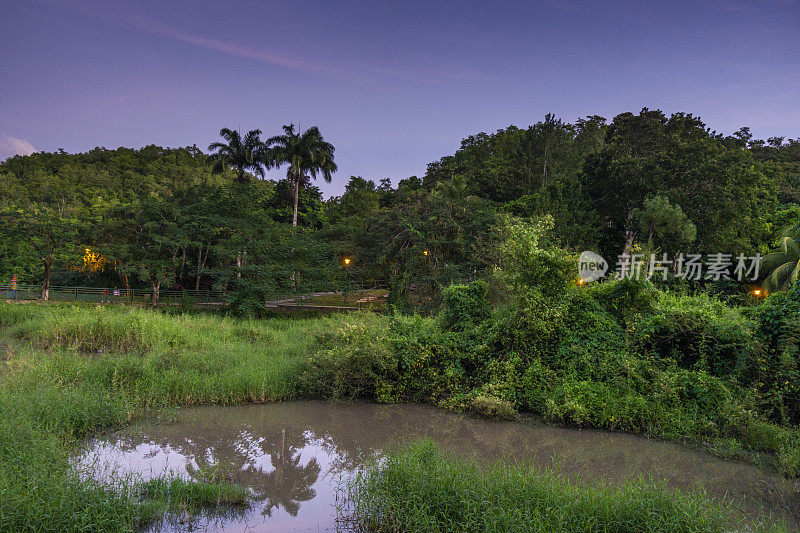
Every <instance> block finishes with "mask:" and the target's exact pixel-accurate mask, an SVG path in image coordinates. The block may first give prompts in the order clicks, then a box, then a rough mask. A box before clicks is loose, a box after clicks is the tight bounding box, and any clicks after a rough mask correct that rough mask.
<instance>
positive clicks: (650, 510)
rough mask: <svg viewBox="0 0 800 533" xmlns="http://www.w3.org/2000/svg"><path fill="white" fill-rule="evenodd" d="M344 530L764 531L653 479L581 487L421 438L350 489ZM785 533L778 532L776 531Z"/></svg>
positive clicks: (347, 488) (342, 511) (342, 514)
mask: <svg viewBox="0 0 800 533" xmlns="http://www.w3.org/2000/svg"><path fill="white" fill-rule="evenodd" d="M344 490H345V495H344V497H343V498H342V502H343V503H342V505H341V507H340V509H339V521H340V522H341V524H342V525H343V527H345V528H347V529H351V530H356V531H370V532H390V531H391V532H394V531H398V532H399V531H426V532H431V533H434V532H445V531H476V532H477V531H481V532H511V531H513V532H525V531H531V532H541V531H547V532H559V531H564V532H574V531H583V532H595V531H597V532H619V533H624V532H643V533H644V532H661V531H663V532H676V531H685V532H716V531H719V532H722V531H735V530H738V529H739V528H742V530H747V531H753V530H760V529H761V527H762V526H759V525H754V524H745V523H741V522H739V521H738V519H737V518H736V516H735V514H734V513H733V512H732V511H731V510H730V509H729V508H725V507H721V506H719V505H717V504H715V503H713V502H711V501H710V500H708V499H707V498H706V497H705V495H704V494H702V493H692V494H684V493H680V492H673V491H670V490H668V489H667V488H666V487H664V486H662V485H658V484H651V483H647V482H629V483H628V484H626V485H624V486H623V487H620V488H611V487H609V486H606V485H595V486H586V485H581V486H579V485H575V484H572V483H570V482H569V481H568V480H566V479H564V478H563V477H560V476H559V475H556V474H552V473H549V474H548V473H542V472H536V471H532V470H528V469H526V468H524V467H508V466H505V465H504V466H502V467H497V466H495V467H492V466H489V467H479V466H477V465H476V464H472V463H469V462H464V461H460V460H455V459H453V458H451V457H449V456H446V455H444V454H442V453H441V452H440V451H438V450H437V449H436V448H435V446H434V445H433V444H432V443H431V442H430V441H427V442H422V443H418V444H415V445H412V446H411V447H409V448H407V449H405V450H402V451H400V452H397V453H394V454H390V455H389V456H388V457H387V458H386V460H385V462H383V463H381V464H379V465H376V466H374V467H372V468H371V469H369V470H367V471H366V472H365V473H363V474H361V475H359V476H357V477H356V478H355V479H354V480H353V481H352V482H351V483H350V484H349V485H347V486H345V487H344ZM773 530H779V529H773Z"/></svg>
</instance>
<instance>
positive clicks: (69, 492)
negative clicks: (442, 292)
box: [0, 303, 717, 531]
mask: <svg viewBox="0 0 800 533" xmlns="http://www.w3.org/2000/svg"><path fill="white" fill-rule="evenodd" d="M390 323H391V321H390V320H389V319H387V318H386V317H379V316H376V315H375V314H374V313H369V312H363V313H358V314H353V315H331V316H328V317H323V318H314V319H269V320H260V321H253V320H237V319H231V318H225V317H222V316H215V315H203V314H179V315H175V314H162V313H159V312H155V311H151V310H145V309H141V308H133V307H125V306H116V305H106V306H97V305H92V304H24V305H22V304H3V303H0V336H2V338H4V339H7V340H9V341H10V344H11V346H12V349H11V353H10V355H9V356H8V357H7V358H4V359H3V360H0V421H1V422H2V428H0V531H24V530H31V531H38V530H58V531H68V530H80V531H131V530H135V529H138V528H141V527H143V526H146V525H147V524H148V523H151V522H152V521H153V520H158V519H159V518H160V517H161V516H163V515H164V513H166V512H169V513H188V514H193V513H194V514H196V513H201V512H209V513H211V512H216V513H220V512H221V513H225V512H228V511H231V512H236V510H237V509H241V508H242V506H244V505H246V498H247V496H246V494H245V492H244V491H243V489H241V488H239V487H234V486H232V485H229V484H226V483H225V482H224V481H221V480H217V479H214V478H213V477H212V478H209V479H205V480H201V481H200V482H199V483H198V482H186V481H181V480H174V479H158V480H155V481H151V482H148V483H147V484H144V485H142V484H138V483H137V482H134V481H132V480H126V479H121V480H114V481H113V482H109V483H100V482H98V481H94V480H92V479H91V478H89V477H87V476H79V475H77V473H76V472H75V471H74V469H72V468H71V467H70V464H69V454H70V451H71V450H72V449H73V447H74V445H75V444H76V443H77V442H78V441H79V440H80V439H82V438H85V437H87V436H90V435H93V434H96V433H98V432H100V431H104V430H107V429H111V428H115V427H119V426H122V425H124V424H127V423H130V422H131V421H132V420H134V419H136V418H137V417H140V416H142V415H143V414H144V413H145V412H147V411H148V410H149V409H152V408H164V407H173V406H190V405H199V404H240V403H251V402H271V401H279V400H286V399H294V398H299V397H330V396H347V395H348V394H353V395H355V396H359V397H363V396H366V397H369V398H372V399H383V400H392V399H393V398H395V397H397V395H398V394H399V393H400V392H402V390H403V389H402V387H409V388H408V389H407V390H412V388H411V387H412V385H413V384H414V383H415V382H416V381H418V382H419V383H423V384H425V387H437V390H443V391H446V390H447V383H448V380H452V379H454V375H451V374H448V373H446V372H442V373H441V374H439V373H437V372H438V370H437V367H435V366H429V367H426V366H425V365H423V364H422V363H420V362H419V361H422V360H423V359H431V358H433V360H435V358H436V357H439V354H437V353H435V352H432V351H431V348H430V346H428V342H427V341H426V340H425V339H426V336H427V335H430V334H432V332H433V331H434V329H435V323H434V322H433V321H430V320H423V319H420V318H412V319H404V320H403V322H402V324H401V325H402V327H401V330H394V329H392V328H391V327H390ZM403 328H405V329H403ZM406 330H407V331H406ZM417 337H419V338H417ZM403 346H404V347H405V348H404V349H403V350H404V351H403V352H402V356H398V353H399V352H398V351H397V350H398V349H399V348H398V347H403ZM398 357H400V359H399V360H398V359H397V358H398ZM398 373H399V374H398ZM417 374H419V376H418V377H416V378H415V377H414V376H416V375H417ZM455 377H457V376H455ZM387 380H389V381H387ZM413 380H416V381H413ZM414 390H420V391H425V390H427V389H423V388H415V389H414ZM489 392H491V391H489ZM487 394H488V393H487ZM492 394H494V393H492ZM491 397H492V398H494V396H491ZM418 399H419V400H423V401H438V400H439V399H437V398H435V397H433V396H427V397H422V396H421V397H420V398H418ZM415 450H416V451H412V452H409V454H407V455H405V456H403V455H400V456H393V459H391V460H390V461H389V463H387V465H389V466H391V465H405V466H404V468H405V469H406V471H407V472H406V473H410V472H412V470H408V469H410V468H411V467H412V466H413V465H411V464H410V463H409V461H411V460H412V459H413V458H414V457H415V456H419V457H421V455H420V454H423V453H427V454H429V455H430V454H431V453H432V452H425V451H424V448H419V449H415ZM415 454H416V455H415ZM431 457H432V459H430V460H429V461H428V462H427V463H425V465H426V466H425V468H427V469H428V470H425V471H421V470H418V471H416V473H417V474H419V475H420V476H422V477H421V478H420V479H417V480H415V481H414V483H416V484H414V483H411V481H408V483H409V484H408V487H409V488H414V490H416V491H418V492H417V493H415V492H413V491H412V492H410V494H411V495H413V494H417V496H413V497H411V496H409V498H408V499H407V500H404V499H403V497H402V494H399V493H397V494H395V493H390V492H386V497H387V505H392V506H397V507H396V511H397V515H396V516H395V517H394V518H392V519H391V520H389V518H390V515H389V514H385V513H388V512H389V511H391V510H392V509H393V508H389V507H387V508H385V509H381V508H377V507H373V508H370V507H364V506H363V505H367V504H369V505H372V506H374V505H377V502H375V501H374V500H370V499H369V498H370V496H369V495H370V494H373V493H374V494H377V492H375V491H378V490H379V489H380V490H385V491H390V489H391V488H392V487H391V486H388V485H387V486H381V485H376V483H377V481H378V480H380V479H386V478H385V475H388V473H391V472H397V475H398V476H400V475H401V474H402V471H401V470H398V469H397V468H395V470H391V469H390V470H385V471H382V473H381V475H378V474H377V471H374V472H373V474H374V475H373V476H371V477H370V478H368V479H367V478H364V480H363V482H364V484H363V485H362V486H361V487H360V489H363V490H360V491H359V492H358V494H359V499H357V500H356V501H357V502H361V503H362V504H363V505H362V507H361V508H360V509H361V511H360V514H359V518H363V519H364V520H370V517H373V518H374V517H376V516H377V517H384V516H385V517H386V520H387V521H385V522H380V523H373V522H368V523H370V524H372V525H374V526H375V527H376V528H378V529H383V530H393V529H398V530H400V529H403V528H404V527H406V526H408V527H418V528H421V529H425V528H426V527H427V526H436V527H440V528H447V526H448V525H449V526H453V527H455V528H456V529H459V530H473V529H474V530H485V529H486V528H484V527H482V526H481V527H479V523H478V522H477V521H478V520H483V521H484V522H486V524H488V525H490V526H491V528H489V530H500V529H502V528H503V527H505V526H508V525H509V524H512V523H513V521H514V520H517V521H519V520H523V519H524V520H533V522H530V524H533V525H535V524H547V525H548V527H549V526H550V525H552V524H555V525H558V524H563V525H564V526H563V527H567V525H569V524H575V523H578V521H580V520H586V521H587V522H586V523H587V524H595V525H596V526H597V528H600V529H602V528H606V530H609V531H611V530H614V527H611V526H616V525H618V523H617V522H616V521H615V520H618V519H620V520H621V519H622V518H621V517H629V518H630V517H633V516H634V515H635V516H638V518H639V520H640V521H641V523H642V524H645V525H647V526H649V525H651V521H652V525H653V526H654V527H655V526H658V527H662V526H663V527H667V525H668V524H670V522H669V520H672V521H673V522H672V523H673V524H674V523H676V522H675V521H678V522H679V523H681V524H683V523H684V522H680V521H681V520H685V521H688V522H686V523H687V524H695V525H696V524H706V522H704V521H703V520H706V518H708V516H711V515H713V516H717V515H715V514H713V513H716V512H717V511H714V509H716V508H715V507H714V506H713V505H712V504H710V503H709V502H707V501H706V500H705V499H702V498H696V497H695V495H690V496H681V495H674V494H673V495H671V496H663V499H659V498H662V497H661V496H659V494H661V491H660V489H658V488H644V487H642V486H639V485H632V487H633V488H626V489H624V490H623V491H622V492H613V491H611V492H608V491H609V490H610V489H602V490H601V489H595V488H587V487H580V486H571V485H568V484H564V483H561V482H559V483H551V484H547V483H545V482H544V481H545V479H544V478H542V477H539V478H536V477H535V476H533V474H530V473H526V474H525V475H523V474H522V473H521V472H520V471H519V470H514V469H511V470H508V471H507V472H505V471H503V470H501V469H497V471H496V472H494V473H492V474H491V475H489V474H486V475H487V476H489V477H487V478H486V479H485V480H483V481H480V476H482V475H484V474H481V473H480V472H479V470H476V467H473V466H470V465H466V464H461V463H452V462H449V460H445V459H444V458H440V457H438V456H437V455H436V454H433V455H431ZM447 465H449V466H447ZM422 466H423V465H419V466H418V468H422ZM398 468H399V466H398ZM430 469H433V470H430ZM503 472H505V473H503ZM433 474H435V475H436V476H438V475H440V474H441V475H442V476H445V474H447V475H448V476H451V477H452V479H451V478H448V477H446V476H445V477H439V478H437V477H435V476H434V477H430V476H429V475H433ZM382 476H383V477H382ZM515 476H516V477H515ZM397 479H400V478H399V477H398V478H397ZM437 479H438V480H439V481H436V480H437ZM457 479H461V480H463V481H464V483H467V484H462V485H458V484H456V485H453V487H454V488H452V489H451V488H448V487H449V485H447V483H449V482H450V481H453V482H455V481H456V480H457ZM526 480H527V481H526ZM435 481H436V482H435ZM512 481H513V483H512ZM523 481H525V483H527V485H525V484H523V485H524V487H527V488H525V490H526V491H528V492H514V490H517V489H514V487H515V485H516V484H517V483H522V482H523ZM504 483H505V484H504ZM426 484H427V485H426ZM482 485H486V487H484V488H483V489H481V490H483V491H484V492H480V491H477V492H474V491H473V489H475V490H477V489H479V488H480V487H481V486H482ZM402 486H403V485H397V486H396V487H395V488H397V487H402ZM426 486H427V489H426ZM381 487H383V488H381ZM459 487H460V488H459ZM537 487H538V488H537ZM367 488H369V490H367ZM437 488H438V489H439V490H440V493H438V494H437V493H436V489H437ZM456 488H458V489H459V490H463V492H461V493H457V492H452V491H453V490H455V489H456ZM490 488H491V491H490V492H486V491H487V490H489V489H490ZM428 489H429V490H428ZM512 489H513V490H512ZM425 490H428V492H425ZM520 490H521V489H520ZM537 490H538V491H539V492H536V491H537ZM471 491H472V492H471ZM604 491H605V492H604ZM503 494H505V495H506V496H503ZM531 495H536V496H537V498H545V500H543V501H549V502H551V503H552V504H553V505H556V504H559V505H562V504H563V505H562V507H561V508H560V509H561V511H559V513H561V514H558V516H555V515H553V516H551V515H549V514H543V515H541V516H540V517H538V518H537V516H538V515H535V513H536V512H540V511H541V512H543V511H542V508H541V507H535V506H534V507H531V506H528V507H525V506H522V507H520V506H519V503H520V502H521V501H522V499H523V497H527V496H531ZM390 496H391V498H390ZM501 496H502V497H504V498H506V499H505V500H503V499H502V498H501ZM512 496H513V498H512ZM447 498H456V499H458V498H461V499H464V501H466V502H471V503H469V504H468V507H467V508H465V509H466V510H463V509H462V510H460V511H458V512H455V511H453V512H452V513H451V512H450V511H449V510H448V511H447V514H446V515H441V516H440V515H439V514H436V512H435V510H436V508H438V506H439V505H440V504H443V503H446V501H445V500H446V499H447ZM476 498H477V499H476ZM498 498H500V499H498ZM546 498H550V499H549V500H547V499H546ZM575 498H578V499H579V500H580V501H581V502H582V504H581V506H579V508H575V507H570V506H568V505H567V504H566V503H564V502H566V501H567V500H570V499H575ZM484 500H486V501H484ZM453 501H455V500H453ZM369 502H372V503H369ZM486 502H491V505H489V504H488V503H486ZM559 502H561V503H559ZM626 502H627V503H626ZM676 502H677V503H676ZM628 504H630V506H633V507H631V509H633V510H626V505H628ZM487 505H488V506H487ZM670 505H671V506H672V507H670ZM404 506H406V507H404ZM408 506H413V508H410V507H408ZM648 506H650V507H648ZM370 509H372V510H371V511H369V512H368V510H370ZM444 509H449V508H444ZM495 509H496V510H497V512H495ZM537 509H538V511H537ZM401 511H402V512H401ZM412 511H413V512H412ZM462 511H463V512H462ZM406 512H407V513H408V514H407V515H405V514H403V513H406ZM375 513H377V514H375ZM532 513H533V514H532ZM632 513H633V514H632ZM635 513H639V514H638V515H636V514H635ZM647 513H652V517H651V516H650V515H648V514H647ZM659 513H660V514H659ZM670 513H671V514H670ZM687 513H688V514H687ZM704 513H705V514H704ZM709 513H711V514H709ZM479 515H480V516H479ZM559 517H560V518H559ZM562 519H563V522H559V520H562ZM627 519H628V518H625V520H627ZM381 520H383V518H381ZM537 520H540V522H537ZM541 520H545V522H541ZM631 520H632V518H631ZM393 524H394V525H393ZM437 524H438V525H437ZM387 528H388V529H387ZM597 528H596V529H597ZM510 530H516V528H511V529H510ZM589 530H592V529H589ZM690 530H691V529H690ZM698 530H702V529H698ZM712 530H713V529H712Z"/></svg>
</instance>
